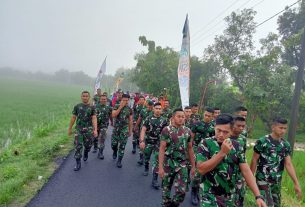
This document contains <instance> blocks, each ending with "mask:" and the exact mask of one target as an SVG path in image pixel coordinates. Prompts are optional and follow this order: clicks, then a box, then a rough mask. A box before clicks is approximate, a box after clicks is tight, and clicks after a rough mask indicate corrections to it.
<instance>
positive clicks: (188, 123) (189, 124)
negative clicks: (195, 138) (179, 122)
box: [184, 118, 193, 129]
mask: <svg viewBox="0 0 305 207" xmlns="http://www.w3.org/2000/svg"><path fill="white" fill-rule="evenodd" d="M192 123H193V122H192V120H191V119H190V118H189V119H185V123H184V126H186V127H187V128H189V129H191V128H192Z"/></svg>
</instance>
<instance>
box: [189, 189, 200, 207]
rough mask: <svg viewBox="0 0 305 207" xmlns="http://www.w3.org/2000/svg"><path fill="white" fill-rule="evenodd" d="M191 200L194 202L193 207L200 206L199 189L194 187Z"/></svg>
mask: <svg viewBox="0 0 305 207" xmlns="http://www.w3.org/2000/svg"><path fill="white" fill-rule="evenodd" d="M191 200H192V204H193V206H197V205H198V202H199V201H198V188H197V187H192V191H191Z"/></svg>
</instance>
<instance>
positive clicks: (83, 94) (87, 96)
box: [81, 93, 90, 104]
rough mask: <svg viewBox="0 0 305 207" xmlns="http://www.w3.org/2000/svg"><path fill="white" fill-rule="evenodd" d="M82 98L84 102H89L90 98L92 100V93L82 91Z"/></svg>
mask: <svg viewBox="0 0 305 207" xmlns="http://www.w3.org/2000/svg"><path fill="white" fill-rule="evenodd" d="M81 99H82V102H83V103H84V104H87V103H89V100H90V95H89V93H82V95H81Z"/></svg>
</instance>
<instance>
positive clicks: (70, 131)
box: [68, 115, 76, 136]
mask: <svg viewBox="0 0 305 207" xmlns="http://www.w3.org/2000/svg"><path fill="white" fill-rule="evenodd" d="M75 120H76V116H75V115H72V117H71V120H70V124H69V128H68V135H69V136H70V135H71V134H72V127H73V125H74V123H75Z"/></svg>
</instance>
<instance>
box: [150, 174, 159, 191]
mask: <svg viewBox="0 0 305 207" xmlns="http://www.w3.org/2000/svg"><path fill="white" fill-rule="evenodd" d="M151 186H152V187H153V188H154V189H156V190H159V187H160V185H159V182H158V174H157V173H154V174H153V179H152V182H151Z"/></svg>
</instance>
